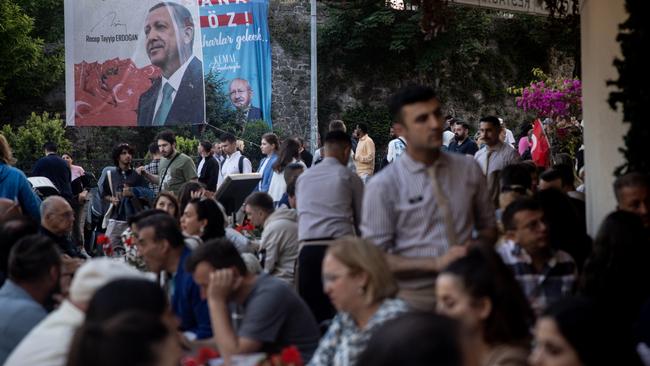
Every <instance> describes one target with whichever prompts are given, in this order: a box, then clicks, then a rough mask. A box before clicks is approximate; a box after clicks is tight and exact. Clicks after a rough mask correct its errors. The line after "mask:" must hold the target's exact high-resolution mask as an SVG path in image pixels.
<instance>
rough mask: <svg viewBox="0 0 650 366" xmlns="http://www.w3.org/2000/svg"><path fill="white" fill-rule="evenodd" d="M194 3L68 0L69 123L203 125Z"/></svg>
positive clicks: (200, 55)
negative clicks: (81, 0)
mask: <svg viewBox="0 0 650 366" xmlns="http://www.w3.org/2000/svg"><path fill="white" fill-rule="evenodd" d="M200 24H201V22H200V18H199V6H198V3H197V1H196V0H176V1H160V0H144V1H132V0H84V1H83V2H80V1H75V0H65V37H66V121H67V124H68V125H72V126H170V125H178V124H201V123H204V122H205V92H204V81H203V79H204V78H203V50H202V47H201V41H200V39H201V35H200V29H201V28H200Z"/></svg>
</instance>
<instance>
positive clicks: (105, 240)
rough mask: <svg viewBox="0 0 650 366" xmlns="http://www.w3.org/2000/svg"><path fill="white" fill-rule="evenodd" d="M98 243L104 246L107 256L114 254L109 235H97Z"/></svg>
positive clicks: (103, 249)
mask: <svg viewBox="0 0 650 366" xmlns="http://www.w3.org/2000/svg"><path fill="white" fill-rule="evenodd" d="M97 244H99V246H100V247H101V248H102V251H103V252H104V255H105V256H107V257H112V256H113V247H112V246H111V239H109V238H108V236H106V235H104V234H99V235H97Z"/></svg>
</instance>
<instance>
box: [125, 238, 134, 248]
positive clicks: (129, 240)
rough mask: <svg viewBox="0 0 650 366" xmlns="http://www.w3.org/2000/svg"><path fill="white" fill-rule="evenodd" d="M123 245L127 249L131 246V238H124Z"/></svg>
mask: <svg viewBox="0 0 650 366" xmlns="http://www.w3.org/2000/svg"><path fill="white" fill-rule="evenodd" d="M124 244H126V246H127V247H131V246H133V237H132V236H129V237H128V238H126V240H125V241H124Z"/></svg>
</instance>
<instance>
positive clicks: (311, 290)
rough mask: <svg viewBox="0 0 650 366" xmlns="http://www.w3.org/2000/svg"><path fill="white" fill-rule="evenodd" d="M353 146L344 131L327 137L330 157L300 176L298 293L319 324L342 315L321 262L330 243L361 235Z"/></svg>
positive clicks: (360, 184) (360, 188)
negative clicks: (328, 288)
mask: <svg viewBox="0 0 650 366" xmlns="http://www.w3.org/2000/svg"><path fill="white" fill-rule="evenodd" d="M351 151H352V143H351V142H350V137H349V136H348V135H347V134H346V133H345V132H343V131H331V132H329V133H328V134H327V136H325V149H324V153H325V158H324V159H323V161H322V162H321V163H319V164H317V165H314V166H312V167H311V168H310V169H308V170H307V171H306V172H304V173H303V174H302V175H300V176H299V177H298V181H297V183H296V184H297V185H296V202H297V203H296V204H297V205H298V207H297V208H298V240H299V241H300V247H301V249H300V253H299V254H298V272H297V273H298V281H297V284H298V293H299V294H300V296H302V298H303V299H304V300H305V302H307V305H309V307H310V309H311V310H312V311H313V312H314V315H315V316H316V320H318V321H319V322H322V321H323V320H327V319H331V318H332V317H333V316H334V314H336V311H335V310H334V307H333V306H332V304H331V303H330V300H329V298H328V297H327V295H325V293H324V292H323V282H322V279H321V264H322V262H323V257H324V256H325V251H326V250H327V246H328V245H329V243H330V242H331V241H332V240H334V239H338V238H340V237H343V236H346V235H356V234H357V233H358V227H359V222H360V218H361V202H362V200H363V182H362V181H361V179H360V178H359V176H358V175H357V174H355V173H354V172H352V171H350V169H348V168H347V167H346V164H347V162H348V160H349V158H350V153H351Z"/></svg>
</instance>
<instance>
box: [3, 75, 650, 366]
mask: <svg viewBox="0 0 650 366" xmlns="http://www.w3.org/2000/svg"><path fill="white" fill-rule="evenodd" d="M388 107H389V110H390V113H391V116H392V120H393V123H392V126H386V127H387V128H388V127H390V128H391V134H392V136H393V137H394V138H393V139H392V140H391V141H390V143H389V144H388V148H387V152H386V156H385V157H384V159H382V160H383V161H382V162H381V163H379V162H378V161H376V158H375V156H376V149H375V145H374V142H373V140H372V138H371V137H370V136H369V135H368V133H369V129H368V127H367V126H365V125H363V124H359V125H357V126H355V129H354V131H353V133H352V137H351V136H350V135H349V134H348V132H347V126H346V124H345V122H344V121H341V120H334V121H331V122H330V123H329V126H328V131H327V133H326V134H325V135H324V138H323V139H322V142H323V144H322V146H321V147H320V148H319V149H318V150H317V151H316V153H315V154H314V156H311V154H309V153H308V152H307V151H306V149H305V144H304V141H303V140H302V139H299V138H287V139H284V140H280V138H278V136H276V135H275V134H273V133H267V134H265V135H263V136H262V138H261V144H260V148H261V152H262V154H263V155H264V156H265V157H264V159H262V160H261V161H260V162H259V166H257V167H256V169H255V171H256V172H257V173H258V174H257V175H251V176H252V177H255V178H257V179H259V183H257V185H256V187H255V188H254V189H253V191H252V192H250V194H249V195H248V196H247V198H246V199H245V201H244V202H243V204H242V205H241V207H239V208H238V209H236V210H235V212H234V214H233V215H230V214H231V213H230V212H228V215H227V214H226V208H225V207H224V206H223V205H222V203H221V202H220V201H221V200H220V197H219V196H218V195H216V194H215V192H217V191H219V189H220V187H221V186H222V185H223V184H224V182H226V181H228V179H227V177H228V176H231V175H235V174H249V173H253V171H254V167H253V164H252V163H251V160H250V159H248V158H247V157H246V156H245V154H244V148H243V146H242V145H241V144H240V143H239V142H238V140H237V138H236V137H235V136H233V135H231V134H224V135H223V136H221V139H220V141H217V142H215V143H211V142H207V141H206V142H201V144H200V145H199V146H198V151H197V153H198V160H197V161H194V160H193V159H192V158H191V157H189V156H187V155H186V154H183V153H181V152H179V151H178V149H177V145H176V137H175V135H174V133H173V132H171V131H163V132H161V133H159V134H158V136H156V139H155V141H153V142H152V144H151V145H150V146H149V153H150V156H151V158H152V160H151V162H149V164H147V165H144V166H140V167H134V166H133V163H132V160H133V156H134V153H135V149H134V147H133V146H131V145H129V144H128V143H120V144H118V145H117V146H116V147H115V148H114V149H113V152H112V160H113V163H114V165H113V166H110V167H107V168H105V169H103V171H102V174H101V176H100V178H99V180H98V184H97V187H96V188H94V189H95V190H96V192H97V194H96V197H97V200H98V203H97V204H91V205H88V201H89V200H90V201H92V200H93V194H92V192H93V191H92V189H91V188H90V187H88V186H84V185H83V184H82V185H81V187H76V188H73V186H72V182H73V181H75V180H77V179H79V177H81V176H83V175H84V170H83V169H82V168H81V167H78V166H76V165H72V158H71V155H70V154H69V153H64V154H62V155H61V156H59V155H58V152H57V147H56V145H54V144H51V143H48V144H46V145H45V146H44V152H45V157H43V158H42V159H40V160H39V161H38V162H37V163H36V165H35V167H34V169H33V171H32V172H31V173H32V175H39V176H45V177H47V178H49V179H50V180H51V182H52V183H53V184H54V185H55V186H56V188H57V190H58V193H59V194H58V195H52V196H48V197H40V196H39V195H38V194H37V193H36V192H35V191H34V190H33V189H32V188H31V186H30V184H29V182H28V181H27V178H26V176H25V174H24V173H23V172H22V171H20V170H18V169H16V168H14V167H12V165H13V164H14V163H15V160H14V159H13V157H12V152H11V147H10V145H9V143H8V141H7V140H6V139H5V138H4V137H3V136H2V135H0V197H3V198H0V246H1V254H2V255H1V258H0V259H1V263H0V265H1V267H0V281H1V282H0V283H2V287H1V288H0V308H1V309H3V310H2V311H1V312H0V334H2V337H0V364H2V363H4V364H5V365H8V366H12V365H26V364H38V365H52V366H54V365H59V366H61V365H74V366H76V365H88V364H93V365H100V366H101V365H136V364H137V365H178V364H179V363H180V360H181V359H182V358H183V356H184V355H188V354H191V353H192V352H194V350H196V349H197V348H199V347H203V346H207V347H211V348H214V349H215V350H218V352H219V354H220V356H221V357H222V358H223V359H224V360H225V362H226V363H227V364H228V363H229V362H231V361H232V360H233V359H234V358H236V356H241V355H252V354H257V353H264V354H267V355H273V354H278V353H279V352H281V351H282V350H283V349H285V348H287V347H289V346H294V347H296V349H297V350H298V352H299V354H300V356H301V358H302V360H303V362H304V363H305V364H308V365H380V366H381V365H416V366H417V365H444V366H447V365H448V366H460V365H463V366H506V365H532V366H554V365H557V366H591V365H646V366H647V365H650V332H648V329H650V302H649V301H648V300H650V286H649V285H647V284H646V282H645V279H646V277H645V272H647V271H650V270H646V268H648V267H647V266H645V261H646V260H647V259H648V258H650V195H649V189H650V180H649V178H648V177H647V176H645V175H642V174H640V173H634V172H632V173H628V174H626V175H623V176H620V177H618V178H617V179H616V182H615V184H614V187H613V190H614V192H615V195H616V199H617V202H618V205H617V207H612V213H611V214H610V215H608V216H607V217H606V218H605V220H604V221H603V223H602V225H601V227H600V229H599V230H598V234H597V235H596V236H595V237H594V238H593V239H592V238H591V237H590V236H589V235H587V231H586V224H585V216H586V215H585V196H586V195H594V196H596V195H598V194H600V192H586V191H585V190H584V185H583V184H581V183H582V181H581V179H580V178H579V177H578V175H579V173H580V172H584V169H581V168H582V166H581V162H580V161H576V159H574V158H573V157H572V156H571V155H569V154H560V155H557V156H553V158H552V161H553V163H552V164H551V165H550V166H538V165H537V164H536V163H535V162H533V161H531V160H529V158H530V148H531V144H530V139H531V137H530V131H531V129H532V127H531V125H530V124H528V123H524V124H522V126H521V128H520V129H521V134H520V136H519V138H518V140H515V138H514V135H513V133H512V132H511V131H509V130H508V129H507V128H506V127H505V125H504V123H503V120H502V119H500V118H498V117H496V116H485V117H483V118H481V119H480V121H479V123H478V135H477V136H476V137H477V138H476V139H475V138H472V137H470V125H469V124H468V123H466V122H464V121H462V120H461V119H460V118H457V117H453V116H448V117H447V118H445V117H444V114H443V112H442V111H443V105H442V103H441V101H440V99H439V98H438V97H437V96H436V94H435V92H434V90H432V89H431V88H429V87H424V86H410V87H406V88H404V89H401V90H399V91H398V92H396V93H395V94H394V95H393V96H392V97H391V98H390V99H389V101H388ZM375 167H378V168H380V169H375ZM583 177H584V175H583ZM89 190H90V192H89ZM215 197H216V198H215ZM100 207H101V209H100ZM93 210H99V211H100V212H99V222H98V223H97V225H96V227H95V228H94V231H93V232H91V233H88V232H87V231H86V232H85V233H84V232H83V230H78V229H77V228H79V227H80V223H81V225H82V226H83V223H84V222H87V217H91V216H93ZM95 216H97V215H96V214H95ZM95 221H97V220H95ZM244 227H246V228H248V229H247V230H242V228H244ZM99 232H101V233H103V234H101V235H96V234H98V233H99ZM84 235H90V236H91V237H92V239H91V240H88V238H84ZM89 242H91V243H92V244H95V243H98V245H88V243H89ZM649 274H650V273H649Z"/></svg>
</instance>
